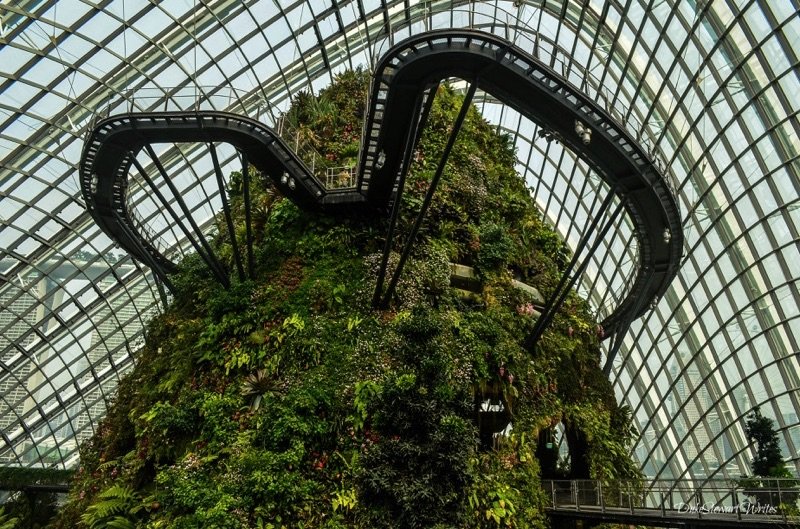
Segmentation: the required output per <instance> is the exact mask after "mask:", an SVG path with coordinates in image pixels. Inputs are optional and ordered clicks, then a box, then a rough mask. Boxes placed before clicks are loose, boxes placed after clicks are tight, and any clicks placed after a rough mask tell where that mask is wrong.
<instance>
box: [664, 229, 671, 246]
mask: <svg viewBox="0 0 800 529" xmlns="http://www.w3.org/2000/svg"><path fill="white" fill-rule="evenodd" d="M671 240H672V232H670V231H669V228H664V242H665V243H667V244H669V241H671Z"/></svg>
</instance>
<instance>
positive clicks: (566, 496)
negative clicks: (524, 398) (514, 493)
mask: <svg viewBox="0 0 800 529" xmlns="http://www.w3.org/2000/svg"><path fill="white" fill-rule="evenodd" d="M798 485H800V483H798V481H797V480H791V479H786V480H780V479H776V480H770V486H769V487H767V488H759V489H757V490H745V489H744V488H743V487H740V486H738V485H737V484H736V483H735V482H732V481H729V480H712V481H707V482H706V483H704V484H702V485H700V486H696V487H695V486H694V485H693V484H692V483H691V482H690V481H685V480H683V481H681V480H677V481H618V482H611V483H608V482H606V483H603V482H601V481H595V480H574V481H565V480H564V481H544V482H543V483H542V487H543V488H544V490H545V492H546V493H547V494H548V495H549V496H550V500H551V505H550V507H549V508H548V509H547V513H548V516H549V517H550V519H551V521H552V522H553V525H554V527H559V528H578V527H584V528H589V527H593V526H594V525H598V524H604V523H614V524H622V525H645V526H652V527H676V528H685V529H706V528H709V529H714V528H726V529H731V528H742V529H745V528H747V529H757V528H759V529H760V528H770V527H773V528H775V529H778V528H798V527H800V514H798V509H797V499H798V495H800V489H798V488H797V487H798Z"/></svg>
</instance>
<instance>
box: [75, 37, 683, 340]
mask: <svg viewBox="0 0 800 529" xmlns="http://www.w3.org/2000/svg"><path fill="white" fill-rule="evenodd" d="M450 77H460V78H463V79H474V80H475V84H476V85H478V86H480V87H481V88H482V89H484V90H486V91H487V92H489V93H491V94H492V95H493V96H494V97H497V98H498V99H499V100H501V101H502V102H504V103H505V104H507V105H509V106H511V107H513V108H515V109H516V110H518V111H519V112H520V113H521V114H522V115H524V116H526V117H528V118H529V119H531V120H532V121H535V122H536V123H538V124H539V125H540V126H541V127H543V128H544V129H545V130H548V131H550V132H551V133H552V134H553V135H554V136H556V137H557V138H558V139H559V140H560V141H561V142H563V143H564V144H565V145H567V146H568V147H570V148H571V149H572V150H573V151H575V152H576V153H578V155H579V156H580V157H581V158H583V159H584V160H586V161H587V162H588V163H589V165H590V166H592V167H593V168H594V169H595V170H596V171H597V172H598V174H600V175H601V177H602V178H603V179H604V180H605V181H606V182H607V183H608V185H609V186H610V187H611V189H612V192H614V193H615V195H616V196H617V198H618V200H619V201H620V204H622V205H623V207H624V208H625V210H626V212H627V214H628V215H629V217H630V218H631V219H632V223H633V226H634V231H635V232H636V236H637V239H638V242H639V266H638V270H637V272H638V273H637V277H636V279H635V280H634V284H633V286H632V287H631V289H630V290H629V292H628V296H627V297H626V299H624V300H623V301H622V302H621V303H620V304H619V305H618V306H617V307H616V309H615V310H614V311H613V312H612V313H611V314H610V315H609V316H608V317H607V318H606V319H605V320H604V321H603V322H602V325H603V326H604V327H605V329H606V331H607V334H608V335H610V334H612V333H614V332H615V331H616V330H618V329H619V328H620V327H624V326H625V324H626V322H629V321H630V320H631V319H633V318H635V317H637V316H639V315H641V314H642V313H643V312H644V311H645V310H646V308H647V306H648V305H649V301H650V300H651V299H654V298H656V297H658V296H660V295H661V294H663V292H664V291H665V290H666V289H667V287H668V286H669V283H670V281H671V280H672V278H673V277H674V276H675V274H676V273H677V270H678V267H679V265H680V258H681V252H682V246H683V233H682V230H681V221H680V211H679V208H678V204H677V201H676V198H675V196H674V191H673V190H672V188H671V185H670V183H669V182H668V181H667V179H666V177H665V176H664V175H663V174H662V173H661V171H660V170H659V169H658V167H657V166H656V164H655V162H654V160H653V159H652V158H651V157H650V155H649V154H648V153H647V152H646V151H645V150H644V149H643V148H642V147H641V146H639V145H638V144H637V142H636V141H635V140H634V139H633V138H632V137H631V136H630V134H629V133H628V131H627V130H626V128H625V126H624V125H621V124H619V123H618V122H616V121H615V119H614V118H612V117H611V115H610V114H608V113H607V112H606V111H605V110H604V109H603V108H601V106H600V105H599V104H597V103H595V102H594V101H592V100H591V99H590V98H589V97H588V96H586V95H585V94H583V93H582V92H581V91H580V90H579V89H577V88H575V87H574V86H572V85H571V84H569V83H568V82H567V81H566V80H564V79H563V78H562V77H561V76H560V75H558V74H556V73H555V72H554V71H553V70H552V69H551V68H550V67H549V66H547V65H545V64H544V63H543V62H542V61H540V60H539V59H537V58H535V57H533V56H531V55H529V54H528V53H526V52H524V51H523V50H521V49H520V48H518V47H516V46H515V45H513V44H512V43H511V42H509V41H506V40H504V39H501V38H499V37H497V36H495V35H492V34H487V33H483V32H478V31H470V30H459V31H455V30H444V31H431V32H427V33H423V34H421V35H417V36H415V37H411V38H409V39H407V40H404V41H403V42H401V43H399V44H397V45H395V46H394V47H393V48H391V49H390V50H389V51H388V52H387V53H386V54H385V55H384V57H383V58H382V59H381V61H380V62H379V64H378V65H377V67H376V70H375V74H374V81H373V85H372V90H371V96H370V102H369V107H368V110H367V116H366V121H365V124H364V134H363V137H362V146H361V155H360V159H359V165H358V181H357V185H356V189H355V190H350V191H344V192H343V191H329V190H327V189H325V187H324V186H323V185H321V184H320V183H319V182H318V181H317V179H316V178H315V177H314V175H313V174H312V173H311V172H310V171H309V170H308V168H307V167H306V166H305V165H304V164H303V162H302V161H301V160H300V159H299V158H298V157H297V155H296V154H295V153H294V152H292V151H291V149H289V148H288V147H287V146H286V145H285V144H284V143H283V141H282V140H281V139H280V138H279V137H278V135H277V134H276V133H275V132H274V131H273V130H271V129H270V128H269V127H267V126H265V125H263V124H261V123H259V122H257V121H255V120H252V119H250V118H246V117H243V116H238V115H235V114H229V113H224V112H202V111H197V112H163V113H143V114H132V113H131V114H122V115H116V116H112V117H109V118H106V119H104V120H102V121H100V122H99V123H98V124H97V125H96V126H95V128H94V130H93V131H92V133H91V135H90V137H89V139H88V140H87V143H86V145H85V148H84V151H83V155H82V159H81V165H80V167H81V170H80V180H81V188H82V192H83V195H84V198H85V200H86V204H87V208H88V209H89V212H90V213H91V215H92V217H93V218H94V219H95V221H96V222H97V223H98V224H99V225H100V227H101V228H102V229H103V231H105V232H106V233H107V234H109V235H110V236H111V237H112V238H114V239H115V240H117V241H118V242H119V243H120V244H121V245H122V246H124V247H125V248H126V249H127V250H128V251H129V252H130V253H132V254H133V255H135V256H136V257H137V258H139V259H141V260H143V261H144V262H147V263H151V264H152V265H153V267H154V268H155V269H156V271H157V272H160V275H162V276H163V277H166V272H168V271H170V270H171V269H172V268H173V267H174V263H172V262H171V261H170V260H169V259H168V258H166V257H165V256H164V255H162V254H161V253H160V252H159V251H158V249H157V248H156V247H155V246H153V245H152V244H151V243H150V241H148V240H147V238H146V237H144V236H143V235H142V234H141V233H138V230H137V227H136V226H135V223H133V222H132V221H131V219H130V216H129V211H128V208H127V206H126V204H125V196H126V191H127V183H128V180H127V178H128V171H129V169H130V167H131V165H132V164H133V163H134V159H135V155H136V153H137V152H138V151H139V150H140V149H142V148H149V146H150V145H151V144H153V143H157V142H163V141H184V142H186V141H188V142H214V141H223V142H227V143H231V144H233V145H234V146H235V147H236V148H237V149H238V150H239V151H240V152H242V153H244V154H245V155H246V156H247V158H248V159H249V160H250V161H251V162H252V164H253V165H254V166H255V167H256V168H258V169H259V170H260V171H262V172H263V173H264V174H266V175H268V176H269V177H271V178H272V179H273V180H274V181H275V184H276V185H277V186H278V188H279V189H280V190H281V191H282V192H283V193H284V194H285V195H286V196H288V197H289V198H290V199H291V200H293V201H295V202H296V203H298V204H299V205H300V206H301V207H305V208H308V209H315V210H322V211H328V212H335V211H341V210H343V209H347V210H349V211H352V210H354V209H358V208H362V209H365V210H372V211H374V212H379V213H382V212H385V211H386V210H387V208H388V206H389V204H390V203H391V201H392V200H393V199H395V198H396V197H395V195H396V194H397V179H398V175H399V174H401V172H403V171H407V169H408V168H407V167H404V161H403V157H402V153H403V151H404V149H405V148H406V147H407V145H406V144H407V143H408V141H409V139H411V138H413V137H414V134H413V133H412V131H413V130H416V129H417V127H418V126H419V125H420V120H421V113H422V112H423V111H422V108H421V105H420V104H418V100H419V97H420V95H421V94H422V93H423V92H425V91H426V90H428V89H430V87H431V86H435V85H436V84H438V83H439V82H440V81H441V80H443V79H447V78H450ZM576 121H581V122H583V123H585V124H586V125H587V126H588V127H589V128H591V129H592V131H593V136H594V137H593V140H592V141H591V143H589V144H588V145H583V144H581V142H580V141H579V138H578V136H577V135H576V134H575V133H574V127H575V122H576ZM404 145H406V147H404V148H398V146H404ZM150 152H152V151H150ZM379 159H380V161H379ZM287 176H288V177H287ZM287 182H291V183H292V185H291V186H290V185H289V184H288V183H287ZM401 192H402V190H401Z"/></svg>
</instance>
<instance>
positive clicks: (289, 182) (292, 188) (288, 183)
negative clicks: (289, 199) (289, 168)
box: [287, 178, 297, 191]
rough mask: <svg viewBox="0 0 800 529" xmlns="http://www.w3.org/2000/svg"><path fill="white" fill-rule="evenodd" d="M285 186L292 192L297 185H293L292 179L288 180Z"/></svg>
mask: <svg viewBox="0 0 800 529" xmlns="http://www.w3.org/2000/svg"><path fill="white" fill-rule="evenodd" d="M287 185H288V186H289V189H291V190H292V191H294V188H295V187H297V184H296V183H295V181H294V178H289V181H288V182H287Z"/></svg>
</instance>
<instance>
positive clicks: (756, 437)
mask: <svg viewBox="0 0 800 529" xmlns="http://www.w3.org/2000/svg"><path fill="white" fill-rule="evenodd" d="M744 431H745V434H746V435H747V439H748V440H749V441H750V442H751V443H754V444H755V448H756V455H755V457H753V460H752V461H751V462H750V464H751V465H752V467H753V474H754V475H756V476H763V477H777V478H790V477H792V474H791V473H790V472H789V469H788V468H786V463H785V462H784V461H783V454H782V453H781V447H780V443H779V440H778V432H776V431H775V427H774V421H773V420H772V419H770V418H769V417H764V416H763V415H762V414H761V409H760V408H759V407H758V406H756V407H755V408H754V409H753V411H752V412H750V414H749V415H748V416H747V418H746V420H745V428H744Z"/></svg>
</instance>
